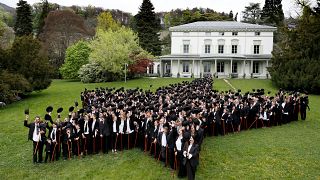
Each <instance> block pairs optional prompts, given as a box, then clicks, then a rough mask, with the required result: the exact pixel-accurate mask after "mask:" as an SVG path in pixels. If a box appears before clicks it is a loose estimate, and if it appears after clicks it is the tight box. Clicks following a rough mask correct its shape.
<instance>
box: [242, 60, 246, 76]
mask: <svg viewBox="0 0 320 180" xmlns="http://www.w3.org/2000/svg"><path fill="white" fill-rule="evenodd" d="M242 68H243V69H242V75H244V74H245V73H246V60H244V61H243V66H242Z"/></svg>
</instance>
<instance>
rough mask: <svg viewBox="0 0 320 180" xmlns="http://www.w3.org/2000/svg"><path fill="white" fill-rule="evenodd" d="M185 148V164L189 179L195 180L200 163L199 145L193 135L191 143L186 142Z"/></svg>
mask: <svg viewBox="0 0 320 180" xmlns="http://www.w3.org/2000/svg"><path fill="white" fill-rule="evenodd" d="M183 149H184V150H183V156H184V160H183V164H184V165H185V166H186V169H187V175H188V179H189V180H193V179H195V175H196V170H197V166H198V164H199V146H198V145H197V144H195V143H194V137H193V136H191V138H190V140H189V143H188V142H186V143H185V145H184V148H183Z"/></svg>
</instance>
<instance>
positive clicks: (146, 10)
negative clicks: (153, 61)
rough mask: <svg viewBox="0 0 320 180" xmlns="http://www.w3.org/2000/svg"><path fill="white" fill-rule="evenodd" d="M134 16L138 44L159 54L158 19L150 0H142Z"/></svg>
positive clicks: (156, 54) (154, 53) (152, 52)
mask: <svg viewBox="0 0 320 180" xmlns="http://www.w3.org/2000/svg"><path fill="white" fill-rule="evenodd" d="M135 18H136V27H137V32H138V37H139V44H140V46H141V47H142V48H143V49H144V50H146V51H148V52H150V53H151V54H153V55H155V56H159V55H161V43H160V39H159V34H158V33H159V30H160V28H161V26H160V19H158V18H156V14H155V12H154V7H153V4H152V3H151V2H150V0H143V2H142V5H141V6H140V8H139V12H138V14H137V15H136V16H135Z"/></svg>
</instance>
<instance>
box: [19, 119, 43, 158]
mask: <svg viewBox="0 0 320 180" xmlns="http://www.w3.org/2000/svg"><path fill="white" fill-rule="evenodd" d="M28 119H29V115H26V120H24V126H25V127H27V128H29V134H28V140H32V141H33V151H32V152H33V163H42V152H43V145H44V143H45V142H46V138H45V133H46V125H45V124H44V123H41V121H40V116H36V117H35V120H34V122H33V123H28Z"/></svg>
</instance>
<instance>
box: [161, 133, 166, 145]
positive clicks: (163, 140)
mask: <svg viewBox="0 0 320 180" xmlns="http://www.w3.org/2000/svg"><path fill="white" fill-rule="evenodd" d="M161 146H162V147H166V146H167V137H166V134H165V133H162V137H161Z"/></svg>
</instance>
